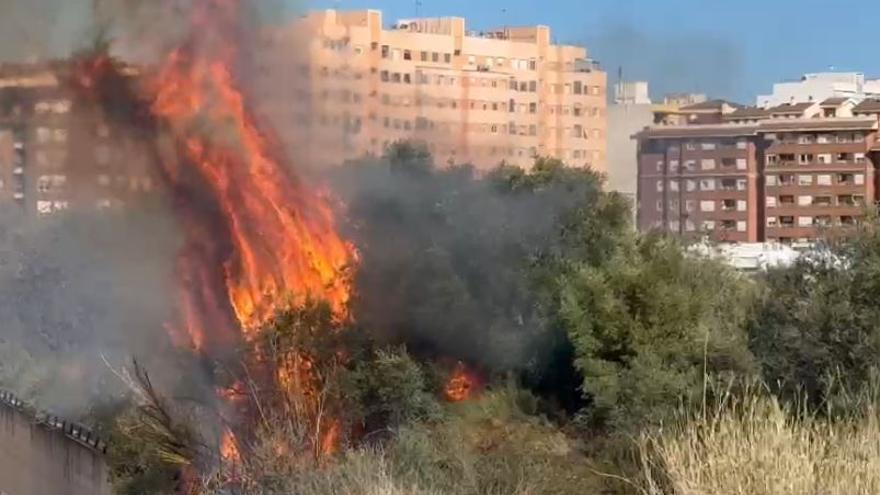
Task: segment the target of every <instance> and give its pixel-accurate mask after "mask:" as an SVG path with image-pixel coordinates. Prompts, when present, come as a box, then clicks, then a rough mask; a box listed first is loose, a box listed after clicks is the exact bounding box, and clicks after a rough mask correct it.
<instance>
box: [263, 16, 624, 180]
mask: <svg viewBox="0 0 880 495" xmlns="http://www.w3.org/2000/svg"><path fill="white" fill-rule="evenodd" d="M264 38H265V39H264V45H263V49H261V50H260V51H259V54H258V61H257V69H256V71H255V73H256V74H257V77H256V81H255V86H256V88H257V91H256V94H257V95H260V96H261V97H262V101H263V103H264V104H263V105H262V109H261V113H262V114H264V115H268V116H269V118H270V119H271V121H272V122H273V123H274V124H275V127H276V129H277V130H278V132H280V133H281V135H282V137H283V138H284V141H285V142H288V143H290V147H291V151H292V152H293V153H294V156H296V157H298V158H299V159H300V160H305V161H307V162H309V163H341V162H342V161H344V160H345V159H351V158H356V157H360V156H363V155H365V154H374V155H380V154H382V152H383V151H384V148H385V147H386V146H387V145H388V144H389V143H391V142H394V141H395V140H398V139H404V138H416V139H421V140H424V141H426V142H427V143H428V144H429V147H430V149H431V151H432V153H433V154H434V156H435V158H436V159H437V161H438V163H472V164H474V165H476V166H477V167H479V168H487V167H492V166H495V165H497V164H498V163H500V162H501V161H502V160H503V161H506V162H508V163H512V164H517V165H522V166H529V165H530V164H531V163H532V157H533V156H535V155H541V156H553V157H558V158H561V159H564V160H566V161H567V162H568V163H570V164H572V165H579V166H585V165H589V166H592V167H594V168H595V169H597V170H601V171H604V170H605V168H606V128H607V126H606V98H607V96H606V89H607V83H606V74H605V73H604V72H602V71H601V70H599V68H598V66H597V64H596V63H595V62H593V61H592V60H590V59H589V58H588V57H587V51H586V49H585V48H582V47H577V46H566V45H556V44H553V43H551V35H550V29H549V28H548V27H546V26H535V27H522V28H514V27H504V28H498V29H493V30H489V31H486V32H479V33H478V32H471V31H468V30H467V29H466V26H465V20H464V19H462V18H457V17H448V18H434V19H411V20H404V21H399V22H396V23H395V24H394V25H393V26H392V27H391V28H389V29H386V28H385V27H383V21H382V15H381V13H380V12H378V11H374V10H365V11H339V12H337V11H334V10H327V11H321V12H314V13H311V14H309V15H307V16H306V17H304V18H302V19H300V20H298V21H297V22H295V23H294V24H293V25H291V26H288V27H286V28H283V29H274V30H272V31H269V32H266V33H265V36H264ZM280 102H283V103H280Z"/></svg>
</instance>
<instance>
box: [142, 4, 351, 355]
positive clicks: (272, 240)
mask: <svg viewBox="0 0 880 495" xmlns="http://www.w3.org/2000/svg"><path fill="white" fill-rule="evenodd" d="M238 10H239V8H238V2H237V1H235V0H202V1H201V2H199V4H198V7H197V8H196V17H195V21H194V24H195V25H196V26H198V27H200V28H204V27H206V26H211V27H212V28H213V29H214V30H215V32H220V33H224V32H234V27H235V26H236V23H237V19H238V14H239V12H238ZM234 58H235V50H234V49H231V48H230V47H229V46H225V45H222V46H219V47H214V49H213V50H211V49H207V50H200V51H199V52H198V56H194V55H193V53H191V50H186V49H178V50H176V51H174V52H173V53H172V54H171V55H170V56H169V57H168V60H167V62H166V64H165V66H164V68H163V69H162V70H161V72H160V74H159V76H158V79H157V81H156V88H157V91H156V95H155V98H154V100H153V105H152V111H153V113H154V115H156V116H157V117H159V118H160V119H161V120H162V121H164V122H167V123H169V130H170V131H171V133H172V135H173V136H174V137H175V138H176V140H177V142H178V143H179V145H180V148H181V150H182V154H183V155H184V156H185V160H184V163H183V164H177V163H171V162H170V161H169V162H168V163H166V164H165V167H166V172H167V176H168V177H169V180H171V181H173V182H174V181H176V182H178V184H176V185H181V184H180V183H181V182H182V181H183V180H184V176H186V174H185V173H184V171H182V170H181V168H182V167H186V166H187V165H189V166H190V168H191V170H188V171H187V172H189V174H190V176H192V173H193V172H194V173H195V175H196V176H197V177H198V178H199V179H200V180H201V181H202V182H203V183H204V184H205V185H206V186H207V189H208V193H209V195H210V196H211V198H212V199H213V200H214V201H215V202H216V204H217V206H218V208H217V209H218V211H219V213H220V216H221V217H222V226H221V227H222V228H223V230H224V231H225V232H226V233H227V235H228V239H225V240H224V241H225V242H226V244H228V246H226V247H225V249H224V250H223V251H224V252H222V253H219V254H218V251H220V250H221V249H220V248H219V247H216V244H217V242H216V241H212V240H211V239H210V237H211V236H216V235H217V232H216V229H214V230H211V229H207V228H206V227H205V226H204V225H198V222H199V220H200V219H199V220H195V221H192V222H191V225H188V226H187V229H188V230H190V232H188V233H189V238H190V243H189V248H190V250H191V251H193V253H192V254H193V255H192V256H186V255H185V256H184V257H183V258H182V259H183V261H182V263H181V264H182V265H183V266H181V277H182V279H183V285H184V289H183V290H184V291H185V292H186V293H187V294H186V295H184V296H183V297H182V302H183V304H184V306H185V307H184V308H183V310H182V312H183V316H184V318H185V320H186V324H187V330H188V332H189V334H190V336H191V339H192V341H193V343H194V345H195V346H196V347H197V348H202V347H203V346H204V345H205V341H206V340H210V337H208V336H206V335H205V332H206V331H211V330H212V329H211V328H210V327H215V328H216V327H218V326H220V327H222V326H223V324H222V322H221V320H222V318H219V317H218V316H217V315H211V314H206V313H211V312H217V311H221V310H222V306H224V304H223V303H220V302H219V301H213V300H211V299H214V298H215V295H214V294H208V293H205V291H206V290H210V289H206V288H205V287H211V276H210V275H209V274H206V273H205V271H209V270H216V268H217V267H216V266H204V263H202V265H201V266H199V262H198V261H195V260H194V259H195V258H198V259H202V260H204V259H211V258H212V256H214V255H216V256H214V257H216V258H220V259H218V260H217V261H218V262H220V263H222V271H223V285H224V286H225V291H226V299H227V300H228V308H230V309H231V310H232V312H233V313H234V317H235V320H237V322H236V323H237V325H235V326H238V327H239V328H240V329H243V330H244V331H245V333H246V335H247V334H251V333H252V332H253V330H254V329H255V328H257V327H259V326H260V325H261V324H262V323H264V322H265V321H266V320H267V319H268V318H270V317H271V316H272V315H273V314H274V313H275V311H276V310H277V309H279V306H281V305H282V304H284V303H291V304H298V303H302V302H303V301H304V300H305V299H306V298H309V297H311V298H315V299H323V300H326V301H327V302H328V303H329V304H330V306H331V308H332V309H333V311H334V314H336V315H337V316H338V317H340V318H345V317H346V316H347V303H348V300H349V297H350V292H351V288H350V284H349V280H348V278H347V277H346V276H345V273H344V270H345V269H346V267H348V266H349V265H351V264H352V262H353V261H354V259H355V254H354V250H353V248H352V246H351V245H350V244H349V243H347V242H345V241H344V240H343V239H341V238H340V236H339V235H338V234H337V232H336V222H335V219H334V218H333V213H332V211H331V208H330V206H329V205H328V203H327V201H326V198H324V197H322V196H321V195H319V194H317V193H316V192H315V191H314V190H312V189H309V188H307V187H305V186H304V185H303V184H302V183H301V182H300V181H299V180H298V179H297V178H296V177H295V176H294V175H293V174H292V173H291V171H290V170H288V169H285V168H284V167H283V166H282V165H281V163H282V157H280V156H279V151H278V147H277V146H274V143H272V142H271V140H270V139H269V137H268V136H267V135H266V134H265V133H263V132H261V130H260V129H259V128H258V127H257V125H256V123H255V120H254V119H253V118H252V116H251V114H250V113H249V111H248V109H247V105H246V100H245V97H244V95H243V93H242V91H241V90H240V88H239V87H238V84H237V82H236V81H235V78H234V77H233V75H232V72H231V68H232V67H233V66H234V62H235V61H234ZM206 129H208V130H209V131H208V132H210V135H208V134H206V132H205V130H206ZM217 136H222V139H221V138H218V137H217ZM206 244H208V245H210V246H206ZM205 251H214V252H212V253H205ZM206 254H208V255H206ZM286 298H289V299H290V300H287V299H286ZM199 306H201V307H199ZM214 306H216V307H214Z"/></svg>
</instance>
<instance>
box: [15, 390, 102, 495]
mask: <svg viewBox="0 0 880 495" xmlns="http://www.w3.org/2000/svg"><path fill="white" fill-rule="evenodd" d="M110 493H111V491H110V485H109V483H108V481H107V467H106V465H105V463H104V459H103V456H102V455H101V454H100V453H99V452H98V451H97V450H96V449H93V448H90V447H87V446H85V445H83V444H81V443H79V442H77V441H76V440H74V439H72V438H70V437H69V436H67V435H65V433H64V431H63V429H55V428H52V427H50V426H48V425H46V424H40V423H37V422H35V420H34V417H33V416H31V415H29V414H26V413H25V412H23V411H21V410H18V409H16V408H14V407H12V406H10V405H8V404H5V403H0V494H2V495H110Z"/></svg>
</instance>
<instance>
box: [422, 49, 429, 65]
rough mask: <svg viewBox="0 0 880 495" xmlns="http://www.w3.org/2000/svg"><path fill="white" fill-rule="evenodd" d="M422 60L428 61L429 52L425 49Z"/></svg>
mask: <svg viewBox="0 0 880 495" xmlns="http://www.w3.org/2000/svg"><path fill="white" fill-rule="evenodd" d="M421 60H422V62H427V61H428V52H425V51H423V52H422V54H421Z"/></svg>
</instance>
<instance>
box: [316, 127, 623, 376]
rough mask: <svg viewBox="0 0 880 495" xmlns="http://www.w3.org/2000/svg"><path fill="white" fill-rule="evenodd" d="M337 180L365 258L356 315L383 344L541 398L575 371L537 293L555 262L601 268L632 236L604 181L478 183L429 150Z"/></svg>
mask: <svg viewBox="0 0 880 495" xmlns="http://www.w3.org/2000/svg"><path fill="white" fill-rule="evenodd" d="M332 180H333V182H334V183H335V185H336V187H335V190H336V191H337V192H338V193H339V194H340V195H341V196H342V199H343V200H344V201H345V203H346V204H347V205H348V208H347V212H346V218H347V220H348V224H347V228H348V232H347V234H348V235H349V236H350V237H351V238H352V239H353V240H354V242H355V244H356V245H357V246H358V248H359V250H360V251H361V263H360V265H359V267H358V270H357V275H356V280H355V285H356V297H355V301H354V314H355V316H356V320H357V322H358V324H359V325H360V326H362V327H364V328H365V329H366V330H367V331H369V332H372V333H373V334H374V335H376V336H377V339H378V340H379V342H380V343H384V344H392V345H398V344H405V345H406V347H407V349H408V350H409V351H410V352H412V353H413V355H415V356H425V355H429V356H437V355H440V356H444V357H448V358H454V359H461V360H464V361H467V362H468V363H470V364H472V365H477V366H479V367H481V368H482V369H484V370H485V371H487V372H488V373H490V374H492V373H506V372H511V371H514V372H522V373H524V374H525V375H527V377H528V380H529V382H530V385H533V386H537V384H540V383H544V382H546V378H547V376H548V375H549V374H553V373H555V372H552V373H551V372H550V370H551V368H553V367H554V366H555V367H559V368H560V369H561V368H565V367H568V368H570V359H567V358H565V356H564V355H565V352H564V351H565V349H566V345H567V340H566V338H565V335H564V332H560V331H559V329H558V328H556V327H554V326H551V325H549V323H550V321H551V319H550V318H548V315H547V313H546V312H545V309H544V307H545V305H544V304H543V302H542V299H543V298H544V296H543V293H542V291H541V290H540V288H541V287H543V286H545V285H547V281H549V280H553V279H554V278H555V277H556V275H557V273H558V270H557V269H556V268H555V266H556V265H557V264H558V263H557V262H556V261H555V260H561V259H564V258H566V257H568V256H569V255H570V254H571V253H585V254H583V256H585V257H589V258H591V259H594V260H595V261H596V262H597V263H599V262H601V260H603V259H605V258H607V253H608V252H610V251H612V250H613V249H616V245H615V242H616V241H615V240H616V239H617V237H618V233H619V232H621V231H623V230H627V229H629V228H630V225H629V223H628V218H629V213H628V210H627V208H626V205H625V203H623V202H622V201H620V200H619V198H617V197H615V196H612V195H608V194H605V193H603V192H602V190H601V186H602V177H601V176H599V175H597V174H596V173H594V172H592V171H590V170H587V169H579V168H573V167H567V166H565V164H564V163H563V162H561V161H559V160H553V159H543V158H539V159H537V160H536V162H535V164H534V166H533V167H532V169H531V170H529V171H526V170H523V169H521V168H518V167H513V166H509V165H501V166H499V167H497V168H496V169H494V170H492V171H489V172H488V173H487V174H485V175H482V176H481V175H477V174H476V173H475V169H474V168H473V167H471V166H467V165H463V166H452V167H445V168H437V167H434V166H433V165H432V164H431V159H430V154H428V152H427V151H426V148H425V147H424V146H423V145H420V144H418V143H412V142H401V143H396V144H395V145H393V146H391V147H390V148H389V149H388V151H387V152H386V154H385V156H384V157H382V158H380V159H367V160H362V161H360V162H357V163H352V164H350V166H347V167H342V168H341V169H340V170H338V171H336V172H335V175H334V176H333V177H332ZM551 260H554V261H551ZM569 355H570V353H569ZM570 375H571V374H570V373H567V374H566V373H560V376H568V377H570ZM550 381H551V382H553V383H554V384H556V385H558V384H559V383H562V382H563V381H565V380H563V379H555V378H554V379H553V380H550ZM569 381H570V380H569ZM556 385H549V384H548V385H547V386H546V387H545V389H546V390H553V389H554V388H555V389H556V390H558V387H556ZM566 386H568V385H566Z"/></svg>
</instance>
